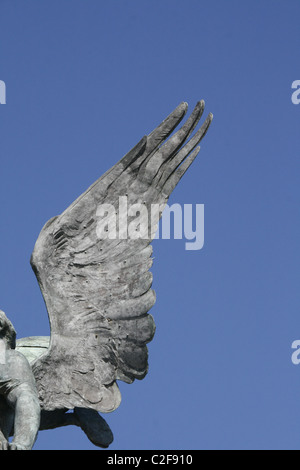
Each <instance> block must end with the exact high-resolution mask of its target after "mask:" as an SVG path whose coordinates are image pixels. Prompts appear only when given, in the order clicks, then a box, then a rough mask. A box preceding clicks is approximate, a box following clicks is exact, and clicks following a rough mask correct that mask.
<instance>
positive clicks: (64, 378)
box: [0, 101, 212, 449]
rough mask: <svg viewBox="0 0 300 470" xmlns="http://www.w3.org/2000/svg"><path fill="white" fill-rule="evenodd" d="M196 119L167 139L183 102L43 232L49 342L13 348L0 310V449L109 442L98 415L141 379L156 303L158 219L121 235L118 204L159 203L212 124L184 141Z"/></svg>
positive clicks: (36, 264) (36, 262) (39, 254)
mask: <svg viewBox="0 0 300 470" xmlns="http://www.w3.org/2000/svg"><path fill="white" fill-rule="evenodd" d="M203 111H204V102H203V101H200V102H198V103H197V105H196V107H195V109H194V110H193V112H192V114H191V116H190V117H189V119H187V120H186V122H185V123H184V124H183V126H182V127H181V128H180V129H179V130H177V132H176V133H175V134H174V135H172V136H171V134H172V133H173V131H174V129H175V128H176V127H177V126H178V124H179V123H180V121H181V120H182V119H183V117H184V116H185V114H186V112H187V103H181V104H180V105H179V106H178V107H177V108H176V109H175V110H174V111H173V112H172V113H171V114H170V115H169V116H168V117H167V118H166V119H165V120H164V121H163V122H162V123H161V124H160V125H159V126H158V127H156V129H155V130H154V131H153V132H152V133H151V134H149V135H148V136H145V137H143V138H142V140H141V141H140V142H139V143H138V144H137V145H136V146H135V147H134V148H133V149H132V150H131V151H130V152H129V153H128V154H127V155H125V156H124V157H123V158H122V159H121V160H120V161H119V162H118V163H117V164H116V165H114V166H113V167H112V168H111V169H110V170H109V171H107V172H106V173H105V174H104V175H103V176H102V177H101V178H100V179H99V180H97V181H96V182H95V183H94V184H93V185H92V186H91V187H90V188H89V189H87V191H86V192H85V193H84V194H82V195H81V196H80V197H79V198H78V199H77V200H76V201H75V202H73V204H71V206H70V207H69V208H67V209H66V210H65V211H64V212H63V213H62V214H61V215H59V216H57V217H54V218H52V219H51V220H49V221H48V222H47V223H46V225H45V226H44V228H43V229H42V231H41V233H40V235H39V237H38V240H37V242H36V244H35V247H34V250H33V253H32V257H31V265H32V268H33V270H34V272H35V274H36V277H37V280H38V283H39V286H40V288H41V291H42V294H43V297H44V300H45V304H46V307H47V311H48V315H49V320H50V326H51V337H50V338H48V337H29V338H23V339H21V340H18V341H17V346H16V349H15V331H14V328H13V326H12V324H11V323H10V321H9V320H8V319H7V318H6V316H5V314H4V313H3V312H2V311H1V312H0V430H1V432H0V448H1V447H2V449H8V448H10V449H30V448H32V446H33V444H34V442H35V438H36V435H37V432H38V430H39V429H40V430H42V429H52V428H55V427H58V426H65V425H69V424H73V425H77V426H80V427H81V428H82V429H83V431H84V432H85V433H86V434H87V436H88V438H89V439H90V440H91V441H92V442H93V443H94V444H95V445H96V446H99V447H103V448H105V447H108V446H109V445H110V443H111V442H112V440H113V434H112V432H111V430H110V428H109V426H108V424H107V423H106V421H105V420H104V419H103V418H102V417H101V416H100V415H99V412H102V413H108V412H112V411H114V410H115V409H116V408H118V406H119V405H120V400H121V396H120V391H119V388H118V385H117V380H122V381H124V382H126V383H132V382H133V381H134V380H135V379H139V380H140V379H143V378H144V377H145V375H146V374H147V371H148V350H147V343H148V342H150V341H151V340H152V338H153V335H154V332H155V325H154V321H153V318H152V316H151V315H149V313H148V312H149V310H150V309H151V308H152V307H153V305H154V303H155V294H154V291H153V290H152V289H151V285H152V274H151V273H150V272H149V269H150V268H151V265H152V258H151V256H152V247H151V242H152V239H153V238H154V235H155V230H153V225H154V227H157V224H158V222H159V218H160V217H161V212H157V213H156V214H154V216H152V217H151V227H150V221H149V220H148V221H147V224H148V225H149V228H151V229H150V230H149V231H147V230H144V235H143V236H141V234H139V233H138V229H137V233H136V236H131V237H128V236H126V235H127V233H125V235H124V231H123V232H122V236H121V231H122V230H123V228H122V224H123V222H124V220H123V219H124V214H123V212H122V209H120V207H119V205H118V201H119V198H120V197H121V198H122V197H125V196H126V202H127V204H128V205H131V206H133V205H136V204H139V205H140V207H145V208H146V209H147V210H149V212H150V206H151V205H152V204H159V207H164V206H165V205H166V203H167V201H168V198H169V196H170V194H171V193H172V191H173V190H174V188H175V187H176V185H177V183H178V182H179V180H180V179H181V177H182V176H183V175H184V173H185V172H186V170H187V169H188V168H189V166H190V165H191V163H192V162H193V160H194V159H195V157H196V155H197V154H198V152H199V150H200V147H198V144H199V142H200V141H201V139H202V138H203V137H204V135H205V134H206V132H207V130H208V127H209V125H210V123H211V120H212V115H211V114H209V115H208V117H207V118H206V120H205V122H204V124H203V125H202V127H200V129H199V130H198V131H196V132H195V133H194V135H192V134H193V131H194V130H195V128H196V126H197V124H198V122H199V120H200V118H201V116H202V114H203ZM169 136H171V137H170V138H169ZM111 207H114V208H115V211H114V212H113V213H111V212H109V208H111ZM141 212H143V211H140V213H141ZM101 214H102V216H103V215H105V214H106V216H107V215H108V216H107V218H106V219H105V223H106V225H107V227H110V224H111V223H112V222H116V221H117V225H118V230H119V236H116V237H112V236H110V235H111V233H108V234H107V235H108V236H107V237H105V236H100V235H101V233H102V229H103V226H101V227H100V228H101V230H100V228H99V223H100V219H99V217H100V215H101ZM143 221H145V220H142V219H140V222H143ZM148 225H147V227H146V228H148ZM137 227H138V225H137ZM106 230H107V231H108V228H106ZM104 235H105V230H104ZM26 357H27V359H26ZM70 410H73V412H71V413H70ZM13 424H14V426H13ZM12 432H13V433H14V438H13V440H12V442H11V443H8V437H9V435H10V434H11V433H12Z"/></svg>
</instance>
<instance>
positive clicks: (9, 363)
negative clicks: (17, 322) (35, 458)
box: [0, 310, 40, 450]
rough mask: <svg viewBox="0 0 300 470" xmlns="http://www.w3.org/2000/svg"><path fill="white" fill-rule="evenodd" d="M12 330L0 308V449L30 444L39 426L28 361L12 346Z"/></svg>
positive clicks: (20, 448)
mask: <svg viewBox="0 0 300 470" xmlns="http://www.w3.org/2000/svg"><path fill="white" fill-rule="evenodd" d="M15 347H16V332H15V329H14V327H13V326H12V324H11V322H10V321H9V320H8V319H7V318H6V315H5V314H4V312H2V311H1V310H0V450H8V447H9V445H8V437H9V435H10V434H11V432H12V430H13V428H14V439H13V441H12V443H11V445H10V449H11V450H29V449H31V448H32V446H33V444H34V442H35V440H36V436H37V433H38V430H39V426H40V405H39V399H38V394H37V390H36V385H35V379H34V376H33V373H32V370H31V367H30V365H29V362H28V361H27V359H26V358H25V356H24V355H23V354H21V353H20V352H18V351H16V350H15Z"/></svg>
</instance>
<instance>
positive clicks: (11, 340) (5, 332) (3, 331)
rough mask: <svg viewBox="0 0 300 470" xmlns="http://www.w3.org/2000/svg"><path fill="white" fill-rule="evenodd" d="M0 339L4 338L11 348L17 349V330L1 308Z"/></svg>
mask: <svg viewBox="0 0 300 470" xmlns="http://www.w3.org/2000/svg"><path fill="white" fill-rule="evenodd" d="M0 339H4V341H5V342H6V343H7V346H8V347H9V348H11V349H15V347H16V330H15V329H14V327H13V324H12V323H11V321H9V319H8V318H7V316H6V315H5V313H4V312H3V311H2V310H0Z"/></svg>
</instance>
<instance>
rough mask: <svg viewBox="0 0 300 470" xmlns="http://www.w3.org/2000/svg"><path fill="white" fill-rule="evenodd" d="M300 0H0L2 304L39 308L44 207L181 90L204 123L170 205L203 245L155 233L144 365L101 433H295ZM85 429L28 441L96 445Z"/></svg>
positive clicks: (190, 440)
mask: <svg viewBox="0 0 300 470" xmlns="http://www.w3.org/2000/svg"><path fill="white" fill-rule="evenodd" d="M299 15H300V3H299V1H297V0H288V1H286V0H285V1H283V0H263V1H258V0H251V1H249V0H243V1H239V0H228V1H226V2H225V1H224V0H210V1H209V2H207V1H202V0H187V1H182V0H163V1H158V0H138V1H137V0H128V1H126V2H125V1H122V0H112V1H110V2H104V1H102V0H98V1H96V0H87V1H83V0H72V1H71V0H51V1H50V0H49V1H48V0H44V1H38V0H27V1H26V2H22V1H20V0H19V1H16V0H0V57H1V60H0V79H1V80H4V81H5V83H6V86H7V104H6V105H5V106H1V107H0V119H1V126H0V128H1V134H0V135H1V138H0V149H1V158H0V170H1V185H0V197H1V206H0V217H1V218H0V224H1V225H0V227H1V230H0V260H1V265H0V279H1V282H0V294H1V296H0V303H1V308H2V309H3V310H5V311H6V313H7V315H8V316H9V317H10V319H11V320H12V321H13V323H14V325H15V327H16V329H17V332H18V336H19V337H23V336H30V335H47V334H48V333H49V323H48V318H47V314H46V310H45V307H44V304H43V300H42V296H41V294H40V291H39V288H38V285H37V282H36V280H35V277H34V274H33V272H32V271H31V268H30V265H29V259H30V255H31V252H32V249H33V246H34V243H35V240H36V239H37V236H38V234H39V232H40V230H41V228H42V226H43V225H44V223H45V222H46V221H47V220H48V219H49V218H51V217H53V216H54V215H57V214H60V213H61V212H62V211H63V210H64V209H65V208H66V207H68V205H69V204H71V203H72V202H73V201H74V200H75V198H76V197H77V196H78V195H80V194H81V193H82V192H83V191H84V190H85V189H86V188H87V187H88V186H89V185H90V184H91V183H93V182H94V181H95V180H96V179H97V178H98V177H100V176H101V175H102V174H103V173H104V172H105V171H106V170H107V169H108V168H110V167H111V166H112V165H114V164H115V163H116V162H117V161H118V160H119V159H120V158H121V157H122V156H123V155H124V154H125V153H126V152H127V151H128V150H129V149H130V148H131V147H132V146H133V145H135V144H136V143H137V142H138V141H139V139H140V138H141V137H142V136H143V135H144V134H147V133H150V132H151V131H152V130H153V128H154V127H156V125H157V124H158V123H159V122H160V121H161V120H162V119H164V118H165V117H166V116H167V115H168V114H169V113H170V112H171V111H172V110H173V109H174V108H175V107H176V106H177V104H179V103H180V102H181V101H187V102H188V103H189V105H190V109H191V108H193V106H194V104H195V103H196V101H197V100H199V99H205V101H206V112H205V114H207V113H208V111H211V112H213V113H214V121H213V124H212V127H211V129H210V131H209V133H208V135H207V136H206V138H205V140H204V141H203V143H202V149H201V152H200V154H199V155H198V157H197V160H196V161H195V162H194V164H193V166H192V168H191V169H190V171H189V172H188V173H187V174H186V175H185V177H184V179H183V180H182V181H181V183H180V185H179V186H178V187H177V189H176V191H175V192H174V193H173V196H172V198H171V199H170V204H171V203H174V202H177V203H180V204H184V203H185V204H188V203H189V204H196V203H198V204H205V245H204V248H203V249H202V250H200V251H196V252H195V251H186V250H185V249H184V247H185V241H184V240H156V241H155V242H154V255H155V262H154V265H153V269H152V272H153V274H154V289H155V290H156V293H157V302H156V305H155V306H154V308H153V309H152V311H151V313H152V314H153V315H154V317H155V321H156V325H157V332H156V336H155V338H154V340H153V342H152V343H151V344H150V345H149V351H150V357H149V362H150V370H149V374H148V375H147V377H146V378H145V379H144V380H143V381H141V382H135V383H134V384H132V385H126V384H122V383H121V384H120V387H121V392H122V396H123V402H122V404H121V406H120V408H119V409H118V410H117V411H115V412H114V413H112V414H110V415H106V416H105V418H106V419H107V421H108V423H109V424H110V426H111V427H112V429H113V431H114V434H115V441H114V443H113V445H112V446H111V449H112V450H113V449H299V448H300V400H299V396H300V365H299V366H295V365H293V364H292V362H291V354H292V349H291V344H292V342H293V341H294V340H296V339H300V289H299V274H300V263H299V261H300V259H299V255H300V249H299V239H300V224H299V215H300V214H299V195H300V189H299V188H300V185H299V170H300V162H299V155H300V152H299V150H300V142H299V122H300V105H298V106H297V105H294V104H293V103H292V101H291V95H292V89H291V84H292V82H293V81H294V80H297V79H298V80H299V79H300V75H299V74H300V72H299V51H300V32H299ZM92 448H94V449H95V447H94V446H93V445H92V444H91V443H90V442H89V441H88V439H87V438H86V437H85V435H84V434H83V432H82V431H81V430H80V429H79V428H78V429H77V428H71V427H69V428H62V429H58V430H54V431H44V432H41V433H40V434H39V438H38V441H37V443H36V445H35V449H92Z"/></svg>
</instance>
